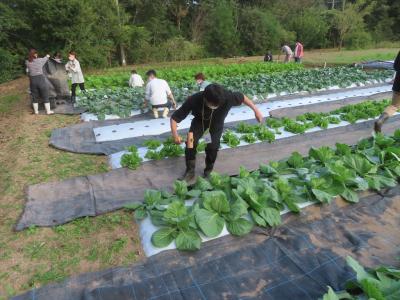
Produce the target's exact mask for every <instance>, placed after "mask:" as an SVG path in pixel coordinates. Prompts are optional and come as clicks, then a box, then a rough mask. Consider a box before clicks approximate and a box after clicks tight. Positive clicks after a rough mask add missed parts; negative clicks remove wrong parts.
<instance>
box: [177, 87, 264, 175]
mask: <svg viewBox="0 0 400 300" xmlns="http://www.w3.org/2000/svg"><path fill="white" fill-rule="evenodd" d="M242 104H245V105H247V106H248V107H250V108H251V109H252V110H253V111H254V115H255V118H256V119H257V121H258V122H260V123H261V122H262V121H263V116H262V114H261V112H260V110H259V109H258V108H257V107H256V106H255V105H254V103H253V102H252V101H251V100H250V99H249V98H248V97H246V96H245V95H243V94H242V93H240V92H231V91H228V90H226V89H225V88H223V87H222V86H220V85H218V84H210V85H208V86H207V87H206V88H205V90H204V91H203V92H199V93H196V94H194V95H192V96H190V97H189V98H188V99H187V100H186V101H185V102H184V103H183V104H182V106H181V107H180V108H179V109H178V110H176V111H175V112H174V113H173V114H172V116H171V133H172V137H173V139H174V141H175V143H176V144H180V143H181V142H182V140H181V138H180V136H179V135H178V129H177V127H178V125H177V124H178V123H180V122H181V121H182V120H184V119H185V118H186V117H187V116H188V115H189V113H192V115H193V116H194V119H193V120H192V124H191V126H190V129H189V132H188V136H187V141H186V149H185V159H186V172H185V174H184V175H183V177H181V178H180V179H181V180H186V181H187V182H191V181H192V180H193V179H194V177H195V167H196V148H197V144H198V141H199V139H200V138H201V137H202V136H203V138H204V141H205V142H206V144H207V146H206V168H205V169H204V176H205V177H208V175H209V174H210V173H211V171H212V170H213V168H214V163H215V160H216V159H217V154H218V149H219V146H220V139H221V135H222V131H223V129H224V122H225V118H226V116H227V115H228V112H229V110H230V109H231V108H232V107H233V106H239V105H242Z"/></svg>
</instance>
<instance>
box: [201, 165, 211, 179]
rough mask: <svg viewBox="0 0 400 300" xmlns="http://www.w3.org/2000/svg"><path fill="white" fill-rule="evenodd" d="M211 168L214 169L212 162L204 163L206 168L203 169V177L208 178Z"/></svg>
mask: <svg viewBox="0 0 400 300" xmlns="http://www.w3.org/2000/svg"><path fill="white" fill-rule="evenodd" d="M213 169H214V164H206V168H205V169H204V175H203V176H204V178H208V176H210V174H211V172H212V170H213Z"/></svg>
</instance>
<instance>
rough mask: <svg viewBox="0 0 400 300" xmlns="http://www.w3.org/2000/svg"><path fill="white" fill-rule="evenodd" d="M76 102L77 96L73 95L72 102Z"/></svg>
mask: <svg viewBox="0 0 400 300" xmlns="http://www.w3.org/2000/svg"><path fill="white" fill-rule="evenodd" d="M75 102H76V97H75V96H71V103H72V104H74V103H75Z"/></svg>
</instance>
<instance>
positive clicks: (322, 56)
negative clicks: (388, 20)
mask: <svg viewBox="0 0 400 300" xmlns="http://www.w3.org/2000/svg"><path fill="white" fill-rule="evenodd" d="M397 53H398V48H381V49H365V50H342V51H338V50H320V51H317V50H314V51H310V52H306V53H305V56H304V63H306V64H310V65H323V64H324V63H325V62H326V63H327V64H328V65H346V64H352V63H356V62H363V61H369V60H394V59H395V58H396V55H397Z"/></svg>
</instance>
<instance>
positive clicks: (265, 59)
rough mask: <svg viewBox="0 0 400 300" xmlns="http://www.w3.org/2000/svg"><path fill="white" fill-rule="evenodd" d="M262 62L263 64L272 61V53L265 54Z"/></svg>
mask: <svg viewBox="0 0 400 300" xmlns="http://www.w3.org/2000/svg"><path fill="white" fill-rule="evenodd" d="M264 61H265V62H272V61H273V57H272V53H271V51H269V50H268V51H267V53H266V54H265V56H264Z"/></svg>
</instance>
